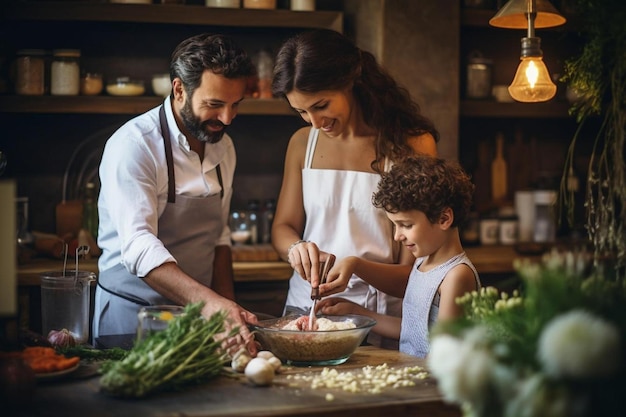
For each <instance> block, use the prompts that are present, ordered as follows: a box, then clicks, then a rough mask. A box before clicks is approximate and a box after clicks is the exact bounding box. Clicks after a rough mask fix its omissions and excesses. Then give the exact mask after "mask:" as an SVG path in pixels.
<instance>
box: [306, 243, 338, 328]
mask: <svg viewBox="0 0 626 417" xmlns="http://www.w3.org/2000/svg"><path fill="white" fill-rule="evenodd" d="M334 264H335V255H332V254H330V255H328V259H327V260H326V262H322V263H321V264H320V284H323V283H325V282H326V277H327V276H328V271H330V269H331V268H332V267H333V265H334ZM319 294H320V290H319V286H318V287H315V288H311V300H313V305H312V306H311V311H310V312H309V330H313V328H314V327H315V326H314V325H315V306H316V304H317V300H319V299H321V298H322V297H320V295H319Z"/></svg>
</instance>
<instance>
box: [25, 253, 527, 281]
mask: <svg viewBox="0 0 626 417" xmlns="http://www.w3.org/2000/svg"><path fill="white" fill-rule="evenodd" d="M465 251H466V253H467V255H468V256H469V258H470V259H471V260H472V262H473V263H474V265H475V266H476V269H477V270H478V273H479V274H512V273H513V272H514V270H513V261H514V260H515V259H516V258H530V259H532V260H538V259H539V255H532V256H527V255H522V254H519V253H518V252H516V251H515V248H514V247H513V246H470V247H466V248H465ZM72 267H73V263H71V262H69V261H68V268H72ZM62 268H63V262H62V261H60V260H55V259H49V258H39V259H34V260H32V261H30V262H28V263H26V264H22V265H18V282H19V285H21V286H33V285H39V274H41V273H42V272H45V271H51V270H60V269H62ZM79 268H80V269H84V270H88V271H93V272H96V273H97V272H98V264H97V260H96V259H90V260H81V261H80V264H79ZM233 269H234V272H235V282H255V281H286V280H288V279H289V278H290V277H291V273H292V269H291V267H290V266H289V264H287V263H286V262H283V261H282V260H280V258H279V257H278V254H277V253H276V251H274V249H273V248H272V246H271V245H254V246H247V245H242V246H233Z"/></svg>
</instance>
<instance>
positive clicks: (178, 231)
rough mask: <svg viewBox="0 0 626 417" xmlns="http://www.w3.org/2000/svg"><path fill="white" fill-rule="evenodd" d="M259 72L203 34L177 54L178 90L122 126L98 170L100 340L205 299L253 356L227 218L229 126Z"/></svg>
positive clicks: (231, 158)
mask: <svg viewBox="0 0 626 417" xmlns="http://www.w3.org/2000/svg"><path fill="white" fill-rule="evenodd" d="M253 74H254V66H253V64H252V62H251V60H250V58H249V57H248V56H247V55H246V54H245V52H244V51H243V50H242V49H240V48H239V47H237V46H236V45H235V44H234V43H233V41H232V40H231V39H229V38H227V37H224V36H221V35H206V34H203V35H199V36H194V37H191V38H189V39H186V40H184V41H183V42H181V43H180V44H179V45H178V46H177V47H176V49H175V50H174V52H173V54H172V60H171V63H170V77H171V79H172V93H171V95H170V96H169V97H168V98H166V99H165V101H164V103H163V105H162V106H159V107H157V108H155V109H152V110H150V111H148V112H146V113H144V114H142V115H140V116H138V117H136V118H134V119H132V120H130V121H129V122H127V123H126V124H124V125H123V126H122V127H121V128H120V129H118V130H117V131H116V132H115V133H114V134H113V135H112V136H111V138H110V139H109V140H108V142H107V144H106V146H105V150H104V154H103V156H102V162H101V164H100V181H101V189H100V196H99V200H98V210H99V217H100V226H99V232H98V245H99V246H100V248H101V249H102V251H103V253H102V255H101V257H100V259H99V261H98V268H99V271H100V273H99V277H98V286H97V287H96V300H95V312H94V321H93V335H94V339H95V338H97V337H100V336H103V335H114V334H128V333H134V332H135V331H136V328H137V312H138V310H139V308H140V307H141V306H143V305H149V304H152V305H155V304H179V305H185V304H187V303H191V302H199V301H204V302H205V306H204V309H203V311H202V313H203V315H204V316H205V317H209V316H210V315H211V314H212V313H214V312H216V311H218V310H226V311H227V312H228V315H229V321H228V322H229V323H228V325H229V326H239V329H240V330H239V335H238V336H237V338H236V340H237V342H235V343H238V344H241V343H245V344H246V345H247V346H248V348H249V349H250V350H251V351H254V349H255V347H254V343H253V340H252V337H251V335H250V332H249V331H248V329H247V326H246V323H247V322H252V323H255V322H256V317H255V316H254V315H253V314H252V313H250V312H248V311H246V310H245V309H243V308H242V307H240V306H239V305H237V304H236V303H235V302H234V301H233V300H234V288H233V270H232V256H231V250H230V244H231V242H230V230H229V228H228V226H227V225H228V222H227V219H228V213H229V210H230V200H231V196H232V181H233V175H234V171H235V163H236V157H235V149H234V146H233V143H232V140H231V138H230V137H229V136H228V135H226V134H225V129H226V127H227V126H228V125H229V124H230V123H231V121H232V120H233V119H234V118H235V116H236V115H237V109H238V106H239V103H240V102H241V101H242V100H243V97H244V91H245V89H246V84H247V80H248V77H250V76H252V75H253Z"/></svg>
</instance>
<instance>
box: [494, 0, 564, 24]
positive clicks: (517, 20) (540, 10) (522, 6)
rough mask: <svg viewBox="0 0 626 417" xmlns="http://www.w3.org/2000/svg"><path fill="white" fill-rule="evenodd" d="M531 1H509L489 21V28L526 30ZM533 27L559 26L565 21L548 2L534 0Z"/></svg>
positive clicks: (545, 0) (546, 0)
mask: <svg viewBox="0 0 626 417" xmlns="http://www.w3.org/2000/svg"><path fill="white" fill-rule="evenodd" d="M530 1H532V0H509V1H508V2H507V3H506V4H505V5H504V6H502V8H501V9H500V10H498V13H496V15H495V16H494V17H492V18H491V19H490V20H489V24H490V25H491V26H495V27H499V28H505V29H526V28H527V27H528V17H527V16H526V15H527V13H528V10H529V5H528V4H529V2H530ZM535 4H536V6H535V11H536V13H537V17H535V23H534V27H535V28H537V29H541V28H549V27H554V26H561V25H563V24H565V22H566V21H567V19H565V18H564V17H563V16H562V15H561V14H560V13H559V12H558V10H557V9H556V8H555V7H554V6H553V5H552V3H550V2H549V1H548V0H535Z"/></svg>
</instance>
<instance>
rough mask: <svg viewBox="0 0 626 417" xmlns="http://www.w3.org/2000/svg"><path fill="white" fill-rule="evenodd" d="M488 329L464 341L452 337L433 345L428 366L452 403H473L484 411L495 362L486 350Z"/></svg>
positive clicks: (439, 338) (440, 338) (472, 332)
mask: <svg viewBox="0 0 626 417" xmlns="http://www.w3.org/2000/svg"><path fill="white" fill-rule="evenodd" d="M485 339H486V333H485V329H483V328H480V327H476V328H473V329H471V330H470V331H469V332H468V333H467V334H466V335H465V338H464V339H457V338H454V337H452V336H448V335H441V336H436V337H435V338H433V340H432V341H431V346H430V352H429V355H428V358H427V361H428V366H429V369H430V371H431V373H432V374H433V376H435V378H437V381H438V384H439V389H440V390H441V392H442V394H443V396H444V397H445V398H446V399H447V400H449V401H452V402H469V403H472V405H474V406H477V407H476V408H480V405H481V404H482V402H483V401H486V400H488V397H489V395H488V391H489V386H490V382H491V379H490V376H491V369H492V367H493V366H494V362H495V360H494V358H493V355H492V354H491V353H490V351H489V350H488V349H486V347H484V346H481V345H482V344H484V340H485Z"/></svg>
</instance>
